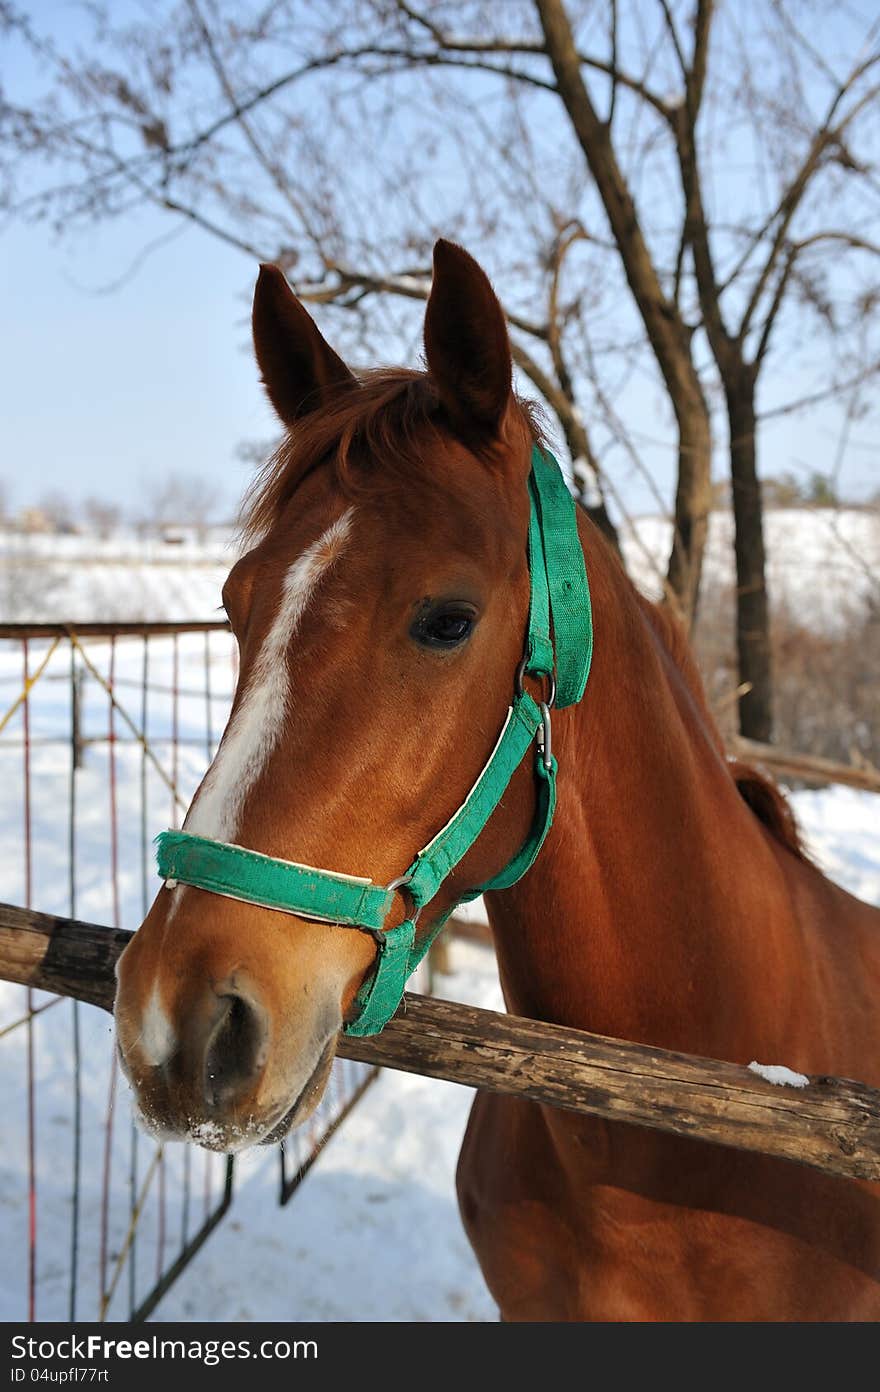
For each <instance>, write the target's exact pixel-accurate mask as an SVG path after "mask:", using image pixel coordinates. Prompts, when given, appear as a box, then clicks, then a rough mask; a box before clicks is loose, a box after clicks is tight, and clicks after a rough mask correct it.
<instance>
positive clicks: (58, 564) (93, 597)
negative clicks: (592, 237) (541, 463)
mask: <svg viewBox="0 0 880 1392" xmlns="http://www.w3.org/2000/svg"><path fill="white" fill-rule="evenodd" d="M732 528H733V520H732V517H731V514H730V513H728V512H713V513H712V514H711V516H710V519H709V539H708V543H707V546H706V554H705V558H704V562H703V577H704V580H703V583H704V585H705V586H706V587H707V588H709V587H712V586H714V585H719V586H721V587H722V588H725V589H727V588H729V587H730V586H732V585H733V581H734V575H733V531H732ZM621 536H622V545H623V549H624V553H625V555H626V560H627V565H628V567H629V570H630V573H631V575H632V577H633V579H634V580H635V581H636V583H637V584H638V585H639V586H640V587H641V588H642V589H643V590H644V591H645V593H646V594H649V595H651V596H652V597H656V596H657V595H658V594H659V585H658V576H657V567H658V566H659V568H660V571H661V572H663V571H665V569H666V561H667V557H668V554H669V543H670V536H671V524H670V523H669V522H668V521H667V520H666V519H664V518H662V517H640V518H637V519H635V522H634V524H633V528H632V530H630V528H629V526H628V524H627V525H624V526H623V527H622V528H621ZM765 536H766V546H767V556H768V565H767V583H768V586H769V590H770V596H771V600H772V601H773V603H774V604H776V605H784V606H787V607H788V608H790V609H791V610H792V611H793V612H794V613H802V614H804V615H807V616H809V621H810V623H811V624H812V625H813V626H814V627H816V628H818V629H821V630H824V631H830V630H833V629H835V628H837V627H839V626H840V625H841V624H842V623H845V622H846V621H847V620H848V619H849V618H851V617H853V616H855V615H857V614H860V613H861V612H862V610H863V608H864V605H865V604H866V602H867V601H868V598H869V597H870V596H871V595H872V594H874V595H876V579H875V578H874V577H876V575H877V573H878V572H880V519H878V517H877V514H876V512H872V511H870V510H867V509H864V510H863V509H859V508H812V509H807V508H778V509H769V510H768V511H767V513H766V514H765ZM235 556H236V549H235V538H234V534H233V530H232V528H227V529H223V528H212V529H210V532H209V534H208V535H207V536H206V537H204V538H203V539H201V540H200V539H199V537H198V536H197V535H195V534H193V533H192V532H191V531H190V532H189V533H183V534H181V536H179V537H177V538H175V540H174V541H172V542H169V541H163V540H161V539H156V538H152V539H148V540H144V539H141V538H138V537H136V536H135V535H133V534H131V535H126V534H120V535H118V536H115V537H110V538H107V539H103V540H101V539H97V538H95V537H90V536H52V535H49V536H44V535H27V534H23V533H16V532H9V531H3V530H0V620H2V619H16V620H24V619H29V620H32V621H34V622H36V621H47V620H53V619H64V620H65V621H67V620H71V619H75V620H78V621H79V622H84V621H86V620H88V619H120V620H121V619H128V620H134V619H140V618H149V619H153V620H157V619H177V620H183V619H187V618H188V619H211V618H216V617H217V605H218V604H219V602H220V590H221V587H222V585H223V581H224V580H225V578H226V575H227V574H228V572H229V569H230V567H231V566H232V564H233V561H234V560H235ZM817 576H821V583H820V584H817Z"/></svg>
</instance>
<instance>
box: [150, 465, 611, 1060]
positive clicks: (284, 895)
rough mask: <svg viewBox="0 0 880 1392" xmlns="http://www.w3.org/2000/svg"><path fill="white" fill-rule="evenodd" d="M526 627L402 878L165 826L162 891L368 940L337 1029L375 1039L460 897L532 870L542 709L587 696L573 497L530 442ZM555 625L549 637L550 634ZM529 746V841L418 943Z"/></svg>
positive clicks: (589, 642)
mask: <svg viewBox="0 0 880 1392" xmlns="http://www.w3.org/2000/svg"><path fill="white" fill-rule="evenodd" d="M528 486H529V502H530V517H529V541H528V546H529V573H530V580H531V596H530V600H529V626H528V633H527V636H526V646H525V652H524V654H523V659H522V661H521V663H520V664H519V667H518V668H517V671H516V678H515V683H514V687H515V690H514V697H513V704H512V705H511V706H510V708H509V710H508V712H507V719H506V720H505V722H504V726H503V728H502V730H501V733H500V735H499V736H498V741H497V743H496V745H495V748H494V749H493V750H492V753H491V755H490V756H489V759H488V761H487V763H486V765H485V767H484V769H483V771H482V773H481V774H480V775H479V777H478V778H477V780H476V782H475V783H474V785H473V787H472V788H471V790H470V792H469V793H468V795H467V797H466V798H465V800H464V802H463V803H462V804H461V806H460V807H459V809H458V811H457V812H456V813H455V814H454V815H453V816H452V817H451V819H450V820H449V821H448V822H447V823H446V825H445V826H444V827H443V828H442V829H441V830H440V831H438V832H437V834H436V836H435V837H434V838H433V840H431V841H429V842H428V844H427V846H425V847H423V849H422V850H420V851H419V852H418V854H417V855H416V857H415V859H414V860H413V862H412V864H411V865H410V867H409V869H408V870H407V871H406V873H405V874H403V875H401V876H400V877H399V878H398V879H396V880H392V882H391V883H390V884H388V885H385V886H384V887H382V886H380V885H376V884H373V883H372V881H371V880H369V879H360V878H358V877H357V876H354V875H341V874H339V873H338V872H336V871H333V870H320V869H316V868H315V867H314V866H311V865H299V864H297V863H296V862H294V861H289V860H279V859H277V858H276V857H274V856H266V855H262V854H261V853H260V852H259V851H251V850H247V849H245V847H243V846H235V845H230V844H229V843H228V842H225V841H212V840H209V839H208V838H206V837H204V836H193V835H192V834H191V833H190V832H188V831H163V832H162V833H161V834H160V835H159V836H158V837H157V838H156V844H157V860H158V867H159V874H160V875H161V876H162V878H163V879H164V880H165V882H166V884H167V885H168V886H169V887H172V886H173V885H174V884H175V883H176V882H178V881H180V882H181V883H183V884H189V885H194V886H195V887H196V888H198V889H205V890H209V891H210V892H211V893H213V894H220V895H224V896H226V897H227V898H230V899H240V900H243V901H244V902H245V903H250V904H259V905H261V906H262V907H263V908H268V909H277V910H279V911H280V912H281V913H289V914H296V915H298V916H299V917H301V918H306V919H316V920H318V921H319V922H327V923H333V924H337V925H339V926H342V927H347V928H357V929H360V930H361V931H363V932H368V933H371V934H372V935H373V937H374V938H375V939H376V943H377V948H378V953H377V960H376V964H375V966H374V968H373V971H372V973H371V975H370V976H369V977H368V979H367V980H366V981H365V983H364V984H363V986H362V987H361V989H360V991H359V992H358V995H357V1003H358V1005H359V1006H360V1013H359V1014H358V1016H357V1018H356V1019H355V1020H353V1021H351V1022H350V1023H349V1024H347V1025H346V1026H345V1033H346V1034H353V1035H366V1034H378V1033H379V1031H380V1030H381V1029H382V1028H383V1027H384V1026H385V1025H386V1024H387V1022H388V1021H389V1020H390V1019H391V1016H392V1015H393V1014H394V1012H395V1010H396V1009H397V1007H398V1005H399V1004H400V1000H401V997H402V996H403V991H404V987H405V986H406V982H407V980H408V978H409V977H410V976H411V975H412V973H413V972H414V971H415V969H416V967H417V966H418V965H419V963H420V962H421V960H422V958H423V957H424V956H425V953H426V952H427V951H428V948H429V947H430V946H431V943H432V942H433V941H434V938H435V937H436V936H437V934H438V933H439V932H440V929H441V928H442V927H443V925H444V923H445V922H446V920H447V918H448V917H449V915H450V914H451V913H452V912H453V910H454V909H455V908H457V907H458V905H459V904H463V903H467V902H468V901H469V900H471V899H476V898H477V897H478V895H480V894H483V893H485V892H486V891H487V890H491V889H507V888H508V887H509V886H510V885H512V884H515V883H516V881H517V880H518V879H520V878H521V877H522V876H523V875H524V874H525V873H526V871H527V870H528V869H530V867H531V866H532V865H533V863H534V861H535V858H536V856H537V855H538V852H539V851H540V849H541V847H542V845H543V844H544V838H545V837H546V835H547V832H548V831H549V830H550V824H551V822H552V821H553V812H554V809H555V806H556V772H557V763H556V759H555V758H554V756H553V752H552V750H551V746H550V710H551V707H552V706H553V705H554V703H555V705H556V706H558V707H564V706H570V705H574V704H576V703H577V702H578V701H579V700H580V699H581V697H582V696H583V694H584V688H585V687H586V683H587V677H588V675H589V671H590V659H591V657H592V651H593V624H592V613H591V607H590V588H589V584H588V582H587V574H586V569H585V566H584V556H583V551H582V549H581V544H580V541H579V538H578V533H577V521H576V517H575V509H574V503H573V501H572V498H571V494H570V493H569V491H568V489H567V487H566V485H565V480H564V479H563V477H562V473H561V471H560V468H559V465H558V464H557V462H556V460H555V459H554V457H553V455H552V454H550V453H549V452H547V451H544V450H541V449H540V448H539V447H538V446H537V445H535V447H534V449H533V451H532V468H531V473H530V475H529V485H528ZM551 620H552V636H551ZM526 673H527V674H528V675H529V676H531V677H534V678H535V679H537V680H539V681H546V682H547V683H548V690H547V693H546V699H545V700H544V701H540V702H537V701H535V700H534V698H533V697H532V696H531V695H530V694H529V692H528V691H526V690H525V688H524V686H523V677H524V675H525V674H526ZM532 745H534V746H535V773H536V777H537V806H536V808H535V816H534V819H533V821H532V829H531V832H530V834H529V837H528V839H527V840H526V842H525V843H524V845H523V846H522V847H521V849H520V850H519V851H518V853H517V854H516V855H515V856H514V858H513V860H511V861H510V862H509V864H508V865H506V866H505V868H504V869H503V870H501V871H500V872H499V873H498V874H497V875H494V876H493V877H492V879H490V880H487V881H486V883H485V884H482V885H479V886H478V887H477V888H475V889H472V890H470V891H469V892H468V893H466V894H462V895H460V896H459V897H458V899H457V900H456V902H455V903H454V904H453V905H452V908H450V909H449V910H448V911H447V912H446V913H445V914H444V915H443V916H442V917H441V918H439V919H437V920H436V921H435V922H434V923H432V924H431V926H430V928H429V929H428V931H427V933H425V934H424V936H423V937H422V938H421V940H420V941H419V942H418V943H416V941H415V931H416V923H417V921H418V918H419V914H420V913H421V911H422V909H423V907H424V906H425V904H427V903H429V902H430V901H431V900H432V899H433V898H434V896H435V894H436V893H437V891H438V889H439V888H440V886H441V885H442V883H443V881H444V880H445V879H446V878H447V876H448V875H449V874H450V873H451V871H452V870H453V869H454V868H455V866H456V865H457V864H458V863H459V861H460V860H461V859H462V857H463V856H464V855H466V854H467V852H468V851H469V850H470V848H471V846H473V844H474V842H475V841H476V840H477V837H478V836H479V835H480V833H481V832H482V831H483V828H484V827H485V826H486V823H487V822H488V820H489V818H490V817H491V815H492V813H493V812H494V811H495V808H496V807H497V806H498V803H499V802H500V800H501V798H502V796H503V794H504V792H505V790H506V789H507V786H508V784H509V783H510V780H511V778H512V777H513V774H514V772H515V771H516V769H517V768H518V767H519V765H520V763H521V762H522V760H523V758H524V757H525V755H526V753H527V751H528V750H529V748H530V747H531V746H532ZM396 893H402V894H403V895H404V897H405V899H407V900H408V901H409V903H408V914H407V917H406V918H405V919H404V921H403V923H400V924H398V925H397V927H396V928H389V929H387V930H386V929H385V927H384V924H385V920H386V918H387V917H388V914H389V912H390V910H391V906H392V904H393V901H394V896H395V894H396Z"/></svg>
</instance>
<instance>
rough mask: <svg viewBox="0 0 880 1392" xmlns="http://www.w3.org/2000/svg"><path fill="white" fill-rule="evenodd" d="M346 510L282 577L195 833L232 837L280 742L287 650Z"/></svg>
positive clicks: (341, 537)
mask: <svg viewBox="0 0 880 1392" xmlns="http://www.w3.org/2000/svg"><path fill="white" fill-rule="evenodd" d="M353 512H354V509H353V508H349V509H348V510H347V511H346V512H344V513H343V515H342V516H341V517H340V518H339V519H338V520H337V521H336V522H334V523H333V524H332V525H331V526H330V527H328V528H327V530H326V531H325V532H323V533H322V535H321V536H319V538H318V540H317V541H315V542H313V543H312V545H311V546H310V547H309V548H308V549H307V550H306V551H304V552H303V554H302V555H301V556H300V557H299V559H298V560H296V561H294V562H293V564H292V565H291V567H290V569H289V570H288V572H287V575H286V576H285V578H284V585H283V586H282V592H281V604H280V607H279V609H278V613H277V615H276V617H275V621H274V623H273V624H272V627H271V628H270V629H269V632H268V633H267V635H266V637H265V639H264V642H263V646H262V648H261V649H260V652H259V654H258V656H257V659H256V661H255V662H254V665H253V669H252V671H251V673H250V677H249V680H248V685H247V690H246V691H245V693H244V696H243V697H242V700H241V702H240V704H239V707H238V710H237V711H236V712H235V715H234V716H233V718H232V720H231V721H230V723H229V725H228V726H227V728H226V733H225V735H224V737H223V743H222V745H221V747H220V749H219V750H218V751H217V756H216V758H215V759H214V762H213V764H212V765H211V767H210V769H209V770H208V774H207V776H206V778H205V781H204V783H203V784H202V786H201V788H200V789H199V792H198V794H197V795H196V798H195V801H194V802H193V804H192V806H191V807H190V809H189V812H188V813H187V816H186V820H185V822H184V824H183V825H184V827H185V829H186V830H187V831H191V832H192V833H193V834H194V835H196V836H207V837H210V838H211V839H212V840H215V841H231V840H232V839H233V837H234V836H235V832H236V828H237V827H238V822H239V818H240V816H241V811H242V808H243V807H244V803H245V799H246V798H247V796H248V793H249V792H250V790H251V788H252V787H253V786H254V784H255V783H256V781H257V779H258V778H259V776H260V774H261V773H262V771H263V769H264V768H265V766H266V760H267V759H268V758H269V755H270V754H271V753H272V751H273V749H274V748H275V745H276V744H277V742H278V737H279V735H280V734H281V730H282V728H283V726H284V719H285V716H286V714H287V698H288V693H289V690H290V670H289V663H288V652H289V649H290V644H291V642H292V641H293V638H294V636H295V634H296V631H297V629H298V628H299V625H300V622H301V620H302V616H303V614H304V613H305V609H306V605H307V604H308V602H309V599H310V598H311V596H312V594H313V593H314V590H315V587H316V586H317V584H318V581H319V580H320V578H321V576H322V575H323V574H324V573H325V571H327V570H328V569H329V567H330V566H331V565H333V563H334V562H335V561H336V559H337V558H338V556H339V554H340V552H341V550H342V547H343V545H344V544H345V542H346V540H347V538H348V535H349V532H350V530H351V519H352V515H353Z"/></svg>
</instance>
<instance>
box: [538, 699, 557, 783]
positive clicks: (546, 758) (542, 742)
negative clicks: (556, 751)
mask: <svg viewBox="0 0 880 1392" xmlns="http://www.w3.org/2000/svg"><path fill="white" fill-rule="evenodd" d="M550 734H551V730H550V706H549V705H548V703H547V702H546V701H542V702H541V723H540V725H539V726H538V728H537V730H536V731H535V741H536V743H537V745H538V749H539V750H540V752H541V761H542V763H543V765H544V767H545V769H546V770H547V772H548V773H549V772H550V770H551V768H552V767H553V749H552V747H551V741H550Z"/></svg>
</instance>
